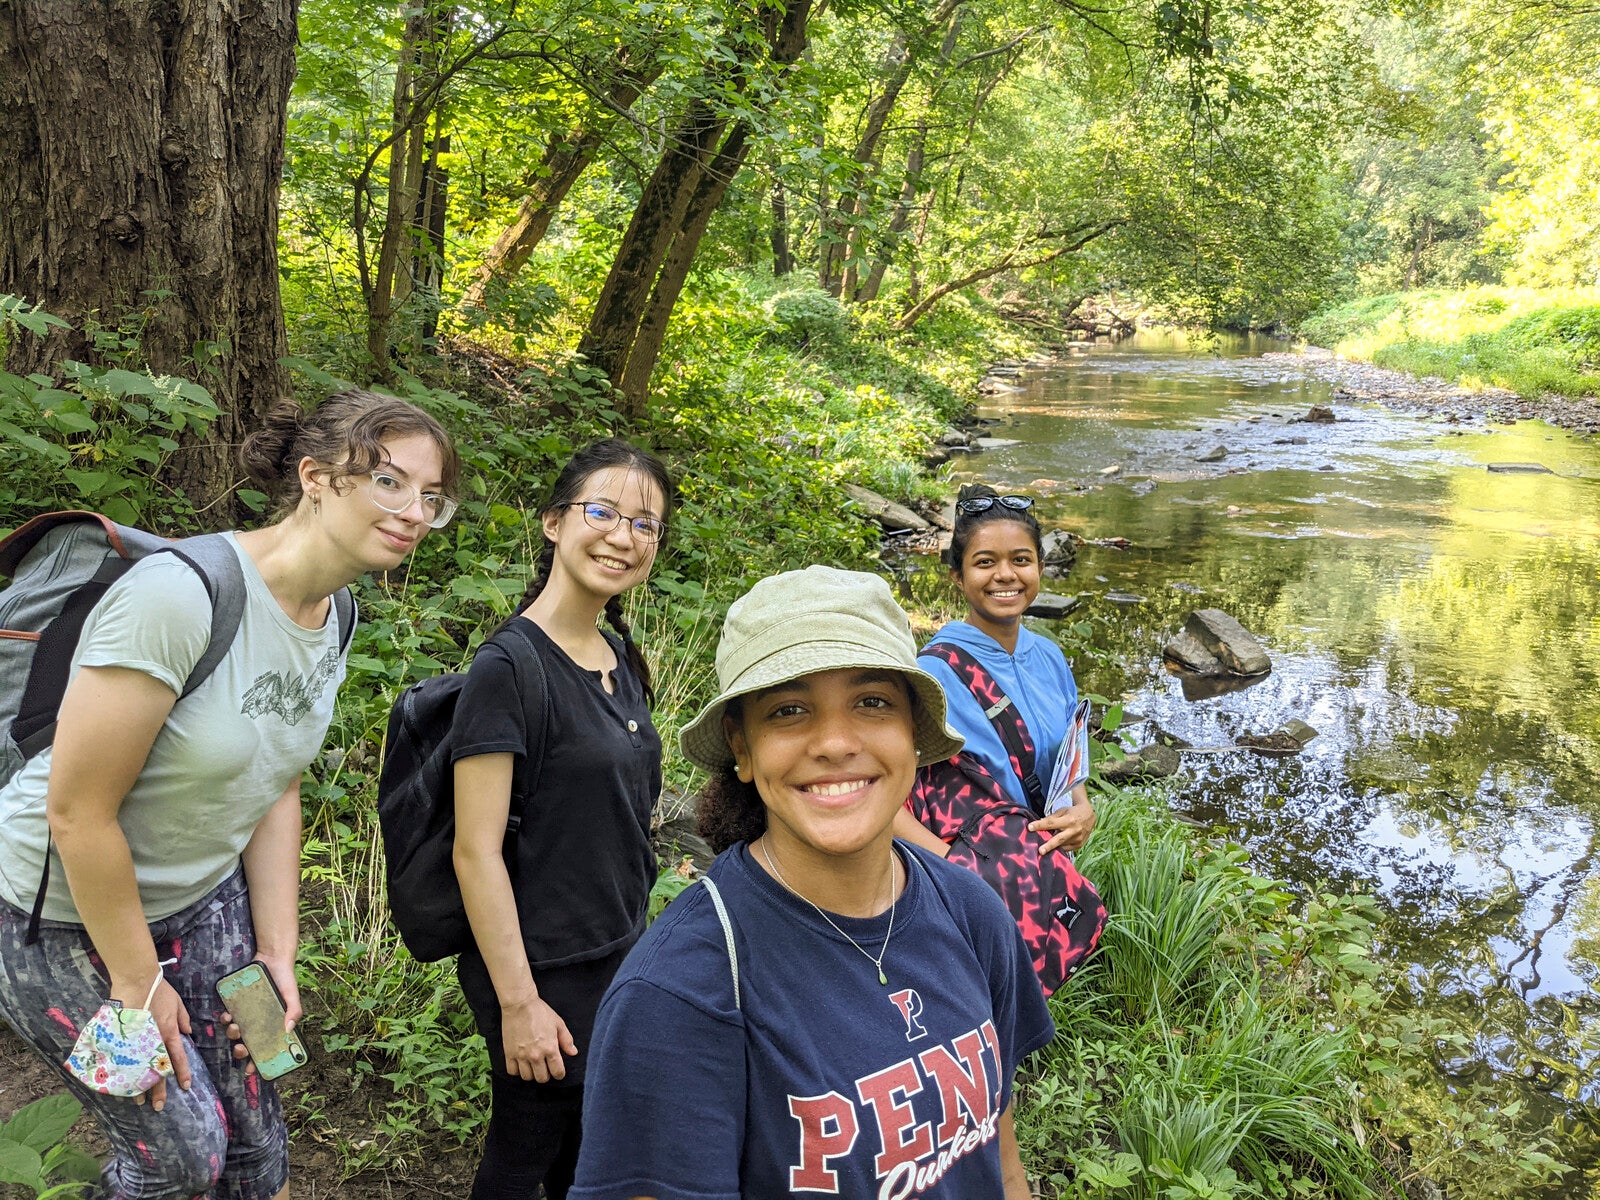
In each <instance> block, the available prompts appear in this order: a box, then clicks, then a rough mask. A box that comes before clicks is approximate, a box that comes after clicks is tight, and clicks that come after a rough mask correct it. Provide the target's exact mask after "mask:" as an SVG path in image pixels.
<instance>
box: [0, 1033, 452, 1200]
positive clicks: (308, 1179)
mask: <svg viewBox="0 0 1600 1200" xmlns="http://www.w3.org/2000/svg"><path fill="white" fill-rule="evenodd" d="M350 1077H351V1076H350V1071H349V1065H348V1063H347V1062H345V1061H343V1060H342V1059H341V1057H340V1056H337V1055H332V1056H329V1055H319V1056H317V1057H316V1058H314V1059H313V1061H312V1062H311V1063H310V1064H308V1065H307V1066H306V1067H304V1068H302V1069H301V1070H299V1071H296V1072H294V1073H293V1074H292V1075H288V1076H286V1077H285V1078H284V1079H283V1080H282V1081H281V1083H280V1087H281V1088H282V1090H283V1095H284V1101H285V1104H286V1105H287V1107H288V1110H289V1114H290V1115H289V1129H290V1136H289V1163H290V1185H291V1193H292V1194H293V1196H294V1197H295V1200H328V1198H332V1197H339V1198H340V1200H406V1198H409V1197H428V1196H448V1197H451V1198H452V1200H454V1198H455V1197H461V1196H465V1195H467V1193H468V1192H469V1191H471V1189H472V1175H473V1172H474V1171H475V1170H476V1169H477V1165H478V1155H477V1151H476V1150H475V1149H473V1148H471V1147H461V1146H458V1145H456V1144H455V1143H454V1142H451V1141H447V1140H445V1139H440V1140H439V1141H438V1143H437V1144H433V1145H429V1144H426V1143H423V1144H419V1145H416V1146H413V1147H408V1148H407V1151H406V1153H405V1154H404V1155H403V1156H399V1157H396V1158H394V1159H392V1160H390V1161H388V1162H385V1163H382V1164H379V1165H375V1166H373V1167H372V1168H370V1169H368V1170H366V1171H362V1172H360V1173H359V1174H355V1175H351V1176H349V1177H346V1176H345V1175H344V1168H343V1166H342V1159H341V1155H340V1153H339V1150H338V1147H337V1146H336V1145H334V1143H333V1139H332V1137H331V1135H330V1134H328V1133H327V1132H325V1130H328V1129H337V1130H338V1131H339V1136H340V1138H342V1139H343V1140H345V1141H346V1142H347V1143H351V1144H359V1143H360V1142H361V1141H362V1140H363V1139H366V1138H370V1137H372V1136H373V1135H372V1119H371V1116H370V1115H369V1113H368V1110H367V1104H368V1101H369V1099H370V1093H369V1091H368V1089H370V1088H371V1086H372V1085H371V1084H367V1085H365V1087H363V1088H360V1089H355V1090H352V1089H351V1087H350V1084H349V1081H350ZM377 1086H379V1087H382V1086H385V1085H383V1084H381V1083H380V1084H378V1085H377ZM60 1090H61V1084H60V1082H59V1080H58V1079H57V1077H56V1076H55V1074H54V1073H53V1072H52V1071H51V1070H50V1068H49V1067H48V1066H46V1065H45V1064H44V1063H43V1062H41V1061H40V1060H39V1058H38V1057H37V1056H36V1055H35V1054H34V1053H33V1052H32V1051H31V1050H29V1049H28V1048H27V1047H26V1046H24V1045H23V1044H22V1042H21V1041H19V1040H18V1039H17V1037H16V1035H15V1034H14V1033H12V1032H11V1030H10V1029H9V1028H8V1027H7V1026H6V1025H4V1024H3V1023H0V1120H5V1119H7V1118H9V1117H10V1116H11V1114H12V1113H14V1112H15V1111H16V1110H17V1109H19V1108H21V1107H22V1106H23V1105H24V1104H27V1103H29V1102H30V1101H32V1100H37V1099H39V1098H40V1097H41V1096H48V1095H50V1094H51V1093H52V1092H57V1091H60ZM307 1097H311V1098H313V1099H311V1100H310V1101H309V1102H306V1098H307ZM308 1111H310V1112H314V1113H315V1114H316V1115H315V1117H314V1119H312V1120H310V1121H306V1120H305V1119H304V1116H303V1114H304V1113H306V1112H308ZM71 1138H72V1141H73V1142H74V1143H75V1144H77V1145H78V1146H79V1147H81V1148H82V1149H83V1150H85V1151H87V1152H88V1153H90V1154H93V1155H94V1156H95V1157H96V1158H103V1157H104V1156H105V1154H106V1151H107V1146H106V1142H105V1139H104V1138H102V1137H100V1135H99V1133H98V1132H97V1131H96V1130H95V1127H94V1123H93V1122H92V1121H90V1120H89V1118H87V1117H84V1118H82V1119H80V1120H79V1122H78V1124H77V1125H76V1126H74V1127H73V1130H72V1135H71ZM5 1194H6V1189H5V1187H4V1186H3V1185H0V1195H5Z"/></svg>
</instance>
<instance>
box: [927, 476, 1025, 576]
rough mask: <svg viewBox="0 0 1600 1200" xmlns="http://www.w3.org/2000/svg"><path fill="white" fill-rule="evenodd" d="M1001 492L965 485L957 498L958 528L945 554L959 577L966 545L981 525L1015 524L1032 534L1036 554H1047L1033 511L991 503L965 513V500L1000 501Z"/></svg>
mask: <svg viewBox="0 0 1600 1200" xmlns="http://www.w3.org/2000/svg"><path fill="white" fill-rule="evenodd" d="M999 496H1000V493H999V492H997V491H995V490H994V489H993V488H992V487H990V486H989V485H988V484H987V483H964V484H962V485H961V491H960V492H958V493H957V495H956V527H955V532H953V533H952V534H951V535H950V549H949V550H948V551H947V552H946V558H945V562H946V563H948V564H949V566H950V570H951V571H952V572H954V573H955V574H956V575H960V574H961V564H962V563H963V562H965V561H966V557H967V544H968V543H969V542H970V541H971V540H972V535H973V532H974V531H976V530H977V529H978V527H979V526H982V525H988V524H990V523H991V522H994V521H1015V522H1016V523H1017V524H1018V525H1021V526H1022V527H1023V528H1024V529H1026V530H1027V531H1028V532H1029V533H1031V534H1032V535H1033V548H1034V551H1035V553H1037V554H1040V555H1043V554H1044V534H1043V532H1042V531H1041V530H1040V528H1039V518H1037V517H1035V516H1034V515H1033V510H1032V509H1031V508H1024V509H1015V508H1007V507H1006V506H1005V505H1004V504H999V503H995V504H991V505H990V506H989V507H988V508H986V509H984V510H983V511H982V512H975V513H964V512H962V511H961V503H962V501H964V500H980V499H984V498H988V499H992V500H998V498H999Z"/></svg>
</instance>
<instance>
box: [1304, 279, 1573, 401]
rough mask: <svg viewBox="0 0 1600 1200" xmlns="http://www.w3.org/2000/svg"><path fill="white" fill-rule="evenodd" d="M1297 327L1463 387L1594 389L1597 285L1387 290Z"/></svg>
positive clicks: (1347, 352)
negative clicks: (1589, 286) (1388, 291)
mask: <svg viewBox="0 0 1600 1200" xmlns="http://www.w3.org/2000/svg"><path fill="white" fill-rule="evenodd" d="M1300 332H1301V333H1302V334H1303V335H1304V336H1305V337H1307V338H1309V339H1310V340H1311V341H1312V342H1314V343H1315V344H1316V345H1319V346H1324V347H1326V348H1328V349H1330V350H1332V351H1334V352H1335V353H1337V354H1340V355H1343V356H1344V357H1346V358H1354V359H1359V360H1361V361H1364V362H1370V363H1374V364H1376V365H1377V366H1380V367H1391V368H1394V369H1396V370H1400V371H1407V372H1410V373H1411V374H1413V375H1419V376H1427V375H1432V376H1437V377H1438V378H1440V379H1443V380H1446V381H1447V382H1450V383H1461V384H1463V385H1465V386H1468V387H1497V388H1505V389H1506V390H1508V391H1512V392H1515V393H1517V394H1518V395H1519V396H1526V397H1529V398H1531V399H1536V398H1538V397H1539V396H1540V395H1542V394H1544V393H1547V392H1548V393H1554V394H1556V395H1559V396H1568V397H1574V398H1577V397H1594V396H1597V395H1600V288H1510V287H1463V288H1453V289H1429V290H1423V291H1411V292H1391V293H1388V294H1387V295H1381V296H1369V297H1365V298H1363V299H1359V300H1351V301H1349V302H1347V303H1344V304H1339V305H1336V306H1334V307H1332V308H1326V309H1323V310H1322V311H1320V312H1317V313H1315V314H1313V315H1312V316H1310V317H1308V318H1306V320H1305V321H1303V322H1302V323H1301V325H1300Z"/></svg>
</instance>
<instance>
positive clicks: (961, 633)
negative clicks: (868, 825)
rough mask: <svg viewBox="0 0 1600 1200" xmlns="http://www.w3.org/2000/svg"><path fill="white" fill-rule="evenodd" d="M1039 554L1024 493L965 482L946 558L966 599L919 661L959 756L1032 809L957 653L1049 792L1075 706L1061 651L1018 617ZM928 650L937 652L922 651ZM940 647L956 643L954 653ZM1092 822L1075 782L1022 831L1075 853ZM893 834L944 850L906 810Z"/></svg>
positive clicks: (1035, 580) (1033, 586) (1037, 572)
mask: <svg viewBox="0 0 1600 1200" xmlns="http://www.w3.org/2000/svg"><path fill="white" fill-rule="evenodd" d="M1042 556H1043V544H1042V537H1041V534H1040V530H1039V521H1038V519H1037V518H1036V517H1035V516H1034V515H1033V498H1032V497H1030V496H1019V495H1002V494H1001V493H999V492H997V491H996V490H995V489H994V488H992V487H989V486H988V485H987V484H981V483H979V484H967V485H965V486H963V487H962V489H961V491H960V493H959V495H958V496H957V498H956V520H955V532H954V533H953V534H952V535H951V537H950V550H949V555H948V558H947V560H946V561H947V562H948V563H949V566H950V575H951V578H952V579H953V580H954V581H955V583H956V586H957V587H959V588H960V589H961V593H962V595H963V596H965V597H966V601H967V615H966V618H965V619H964V620H959V621H951V622H949V623H948V624H947V625H945V626H944V627H943V628H942V629H940V630H939V631H938V632H937V633H936V634H934V635H933V639H932V641H931V642H930V643H929V645H928V646H927V647H924V649H923V652H922V655H921V656H920V657H919V659H918V661H919V662H920V663H922V664H923V665H924V666H925V667H926V669H927V670H928V672H929V673H930V674H932V675H933V676H934V678H936V679H938V680H939V683H940V684H941V686H943V688H944V691H945V695H946V697H948V699H949V704H950V724H951V725H952V726H954V727H955V728H956V730H957V731H959V732H960V734H961V736H962V737H963V738H965V739H966V746H965V748H964V750H963V753H965V754H966V755H967V756H968V757H970V758H975V759H977V760H978V762H979V763H980V764H981V765H982V767H983V768H984V770H985V771H987V772H988V773H989V775H990V776H991V777H992V778H993V779H994V780H996V781H997V782H998V783H999V784H1000V785H1001V786H1002V787H1003V788H1004V789H1005V791H1006V794H1007V795H1008V796H1009V797H1010V798H1011V799H1012V800H1014V801H1016V802H1017V803H1019V804H1026V805H1030V806H1031V807H1033V808H1034V809H1035V810H1038V809H1039V808H1040V807H1041V801H1042V797H1030V796H1029V795H1028V794H1027V791H1026V789H1025V785H1024V779H1023V776H1022V775H1020V774H1019V773H1018V764H1017V762H1016V761H1015V760H1014V759H1013V756H1012V753H1011V751H1010V749H1009V748H1008V747H1007V746H1006V745H1005V743H1004V742H1003V740H1002V738H1001V734H1000V732H999V730H998V729H997V727H996V722H995V721H994V720H992V719H991V718H990V716H989V713H988V711H987V710H986V705H985V703H984V702H981V701H980V700H979V698H978V696H977V695H976V694H975V693H974V691H973V688H972V687H971V686H970V683H969V680H968V679H967V678H965V677H963V673H962V671H961V670H960V656H961V655H962V654H965V655H969V656H970V657H971V659H973V660H976V662H977V663H978V664H979V665H981V666H982V667H983V669H984V670H985V671H987V672H988V674H989V676H990V677H991V678H992V679H993V681H994V682H995V683H996V684H998V685H999V687H1000V689H1001V691H1003V692H1004V694H1005V696H1006V697H1008V698H1009V699H1010V700H1011V703H1012V704H1013V705H1015V710H1016V713H1017V715H1019V716H1020V717H1021V718H1022V721H1023V723H1024V724H1025V725H1026V727H1027V730H1028V733H1029V734H1030V735H1031V739H1032V743H1033V750H1034V754H1035V771H1036V773H1037V775H1038V780H1039V783H1038V785H1037V786H1038V787H1039V788H1040V789H1042V792H1043V793H1044V794H1045V795H1048V794H1049V792H1050V789H1051V779H1050V771H1051V767H1052V765H1053V764H1054V763H1055V761H1056V755H1057V753H1058V752H1059V751H1060V749H1061V743H1062V740H1063V739H1064V738H1065V737H1066V735H1067V732H1068V729H1069V728H1070V727H1071V724H1072V720H1073V716H1074V713H1075V710H1076V709H1077V706H1078V684H1077V681H1076V680H1074V679H1073V677H1072V668H1071V667H1070V666H1068V665H1067V660H1066V656H1065V655H1063V654H1062V653H1061V647H1060V646H1058V645H1056V643H1055V642H1053V641H1051V640H1050V639H1049V638H1046V637H1040V636H1039V635H1038V634H1036V633H1034V632H1033V631H1032V630H1031V629H1028V628H1027V627H1025V626H1024V625H1023V623H1022V615H1023V614H1024V613H1025V612H1027V611H1028V608H1029V606H1030V605H1032V604H1033V602H1034V600H1036V599H1037V598H1038V595H1039V583H1040V579H1041V577H1042V570H1043V564H1042V562H1041V559H1042ZM936 648H937V649H940V650H942V651H943V654H942V655H941V654H934V653H930V651H931V650H934V649H936ZM945 648H954V650H955V651H956V654H953V655H952V654H950V652H949V650H948V649H945ZM989 707H992V705H991V706H989ZM1094 825H1095V813H1094V805H1093V804H1092V803H1091V802H1090V800H1089V793H1088V789H1087V787H1086V786H1085V785H1084V784H1081V783H1080V784H1078V785H1077V787H1075V788H1074V789H1073V791H1072V796H1071V803H1070V804H1065V805H1064V806H1063V807H1060V808H1058V809H1056V811H1054V812H1050V813H1045V814H1043V815H1041V816H1040V817H1039V818H1038V819H1037V820H1035V821H1034V822H1032V824H1031V825H1030V828H1031V829H1032V830H1033V831H1034V832H1035V833H1037V834H1039V835H1040V837H1041V838H1043V839H1044V845H1043V846H1042V847H1041V852H1042V853H1048V852H1051V851H1055V850H1063V851H1073V850H1078V849H1081V848H1082V846H1083V845H1084V843H1085V842H1087V841H1088V840H1089V835H1090V834H1091V833H1092V832H1093V831H1094ZM895 832H896V833H897V834H898V835H899V836H900V837H903V838H906V839H908V840H914V841H916V842H917V843H918V844H919V845H922V846H925V847H926V848H928V849H930V850H933V851H934V852H935V853H938V854H943V855H948V854H949V852H950V847H949V846H948V845H947V844H945V843H944V842H943V841H942V840H941V839H939V838H938V837H936V836H935V835H934V834H933V833H932V832H930V831H929V830H927V829H925V828H923V827H922V826H921V825H920V824H919V823H918V822H917V820H916V819H915V818H914V817H913V816H912V815H911V813H910V811H909V810H908V811H906V812H903V813H902V814H901V815H900V816H899V818H898V819H897V821H896V825H895Z"/></svg>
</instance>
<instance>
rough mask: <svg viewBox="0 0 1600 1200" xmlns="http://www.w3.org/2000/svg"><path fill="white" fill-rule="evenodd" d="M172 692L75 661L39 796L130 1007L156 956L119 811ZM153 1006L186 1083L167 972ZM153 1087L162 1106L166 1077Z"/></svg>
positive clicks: (128, 670) (78, 902) (126, 672)
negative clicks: (77, 666) (76, 668)
mask: <svg viewBox="0 0 1600 1200" xmlns="http://www.w3.org/2000/svg"><path fill="white" fill-rule="evenodd" d="M177 700H178V697H177V694H176V693H175V692H174V691H173V690H172V689H171V688H170V687H168V686H167V685H166V684H165V683H163V682H162V681H161V680H159V679H156V678H155V677H154V676H152V675H148V674H146V673H145V672H143V671H139V670H136V669H134V668H132V667H83V668H80V669H79V671H78V673H77V674H76V675H75V676H74V677H73V680H72V683H71V684H70V685H69V686H68V688H67V692H66V695H65V696H64V697H62V700H61V709H60V712H59V713H58V715H57V722H56V736H55V742H54V744H53V748H52V751H51V760H50V781H49V783H48V785H47V788H46V799H45V811H46V814H47V816H48V818H49V821H50V833H51V836H52V837H53V838H54V839H55V845H56V851H57V853H59V854H60V856H61V865H62V867H63V868H65V870H66V875H67V886H68V887H69V888H70V889H71V891H72V902H73V904H74V905H75V906H76V907H77V910H78V915H79V917H80V918H81V919H82V920H83V925H84V929H85V931H86V932H87V933H88V935H89V940H90V942H92V943H93V944H94V948H95V952H96V953H98V954H99V955H100V961H101V962H102V963H104V964H105V969H106V973H107V974H108V975H109V976H110V977H111V990H110V999H112V1000H120V1001H121V1002H122V1003H123V1005H124V1006H125V1007H127V1008H139V1007H141V1006H142V1005H143V1004H144V1002H145V995H146V994H147V993H148V992H149V991H150V985H151V984H152V983H154V982H155V981H156V978H157V976H158V975H160V974H161V966H160V964H159V962H158V960H157V958H156V948H155V943H154V942H153V941H152V940H151V938H150V929H149V927H148V926H147V925H146V924H145V920H144V912H143V909H142V907H141V905H140V902H139V883H138V880H137V878H136V877H135V875H134V870H133V854H132V852H131V851H130V850H129V849H128V839H127V838H126V837H125V836H124V835H123V832H122V827H121V826H120V825H119V824H118V823H117V813H118V812H119V811H120V810H121V808H122V803H123V801H124V800H125V799H126V798H127V795H128V792H129V791H130V790H131V789H132V788H133V785H134V782H135V781H136V780H137V779H138V778H139V772H140V771H142V770H143V769H144V763H145V759H146V758H148V757H149V754H150V747H151V746H152V745H154V744H155V740H156V735H157V734H158V733H160V732H161V726H162V725H163V723H165V721H166V719H167V714H168V713H170V712H171V711H172V706H173V705H174V704H176V703H177ZM150 1011H151V1013H153V1014H154V1016H155V1020H156V1025H157V1027H158V1028H159V1029H160V1030H161V1038H162V1040H163V1041H164V1042H165V1043H166V1046H167V1054H168V1055H169V1057H170V1058H171V1059H172V1069H173V1073H174V1075H175V1076H176V1078H177V1080H178V1086H179V1087H181V1088H184V1089H187V1088H188V1087H189V1081H190V1070H189V1059H188V1055H186V1054H185V1053H184V1049H183V1039H182V1038H181V1037H180V1036H179V1035H180V1033H188V1032H189V1013H188V1010H187V1009H186V1008H185V1007H184V1005H183V1001H182V1000H180V999H179V998H178V993H177V992H176V991H175V990H173V988H172V985H171V984H169V983H167V982H166V981H165V980H163V981H162V983H161V985H160V986H159V987H158V988H157V989H156V993H155V996H154V998H153V999H152V1000H151V1001H150ZM149 1095H150V1100H151V1103H152V1104H153V1105H154V1106H155V1107H156V1108H158V1109H159V1108H161V1107H162V1105H163V1104H164V1103H165V1102H166V1098H167V1085H166V1081H165V1080H161V1081H160V1082H158V1083H157V1084H156V1085H155V1087H154V1088H152V1089H151V1090H150V1093H149ZM139 1100H140V1101H141V1102H142V1101H143V1097H139Z"/></svg>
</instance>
